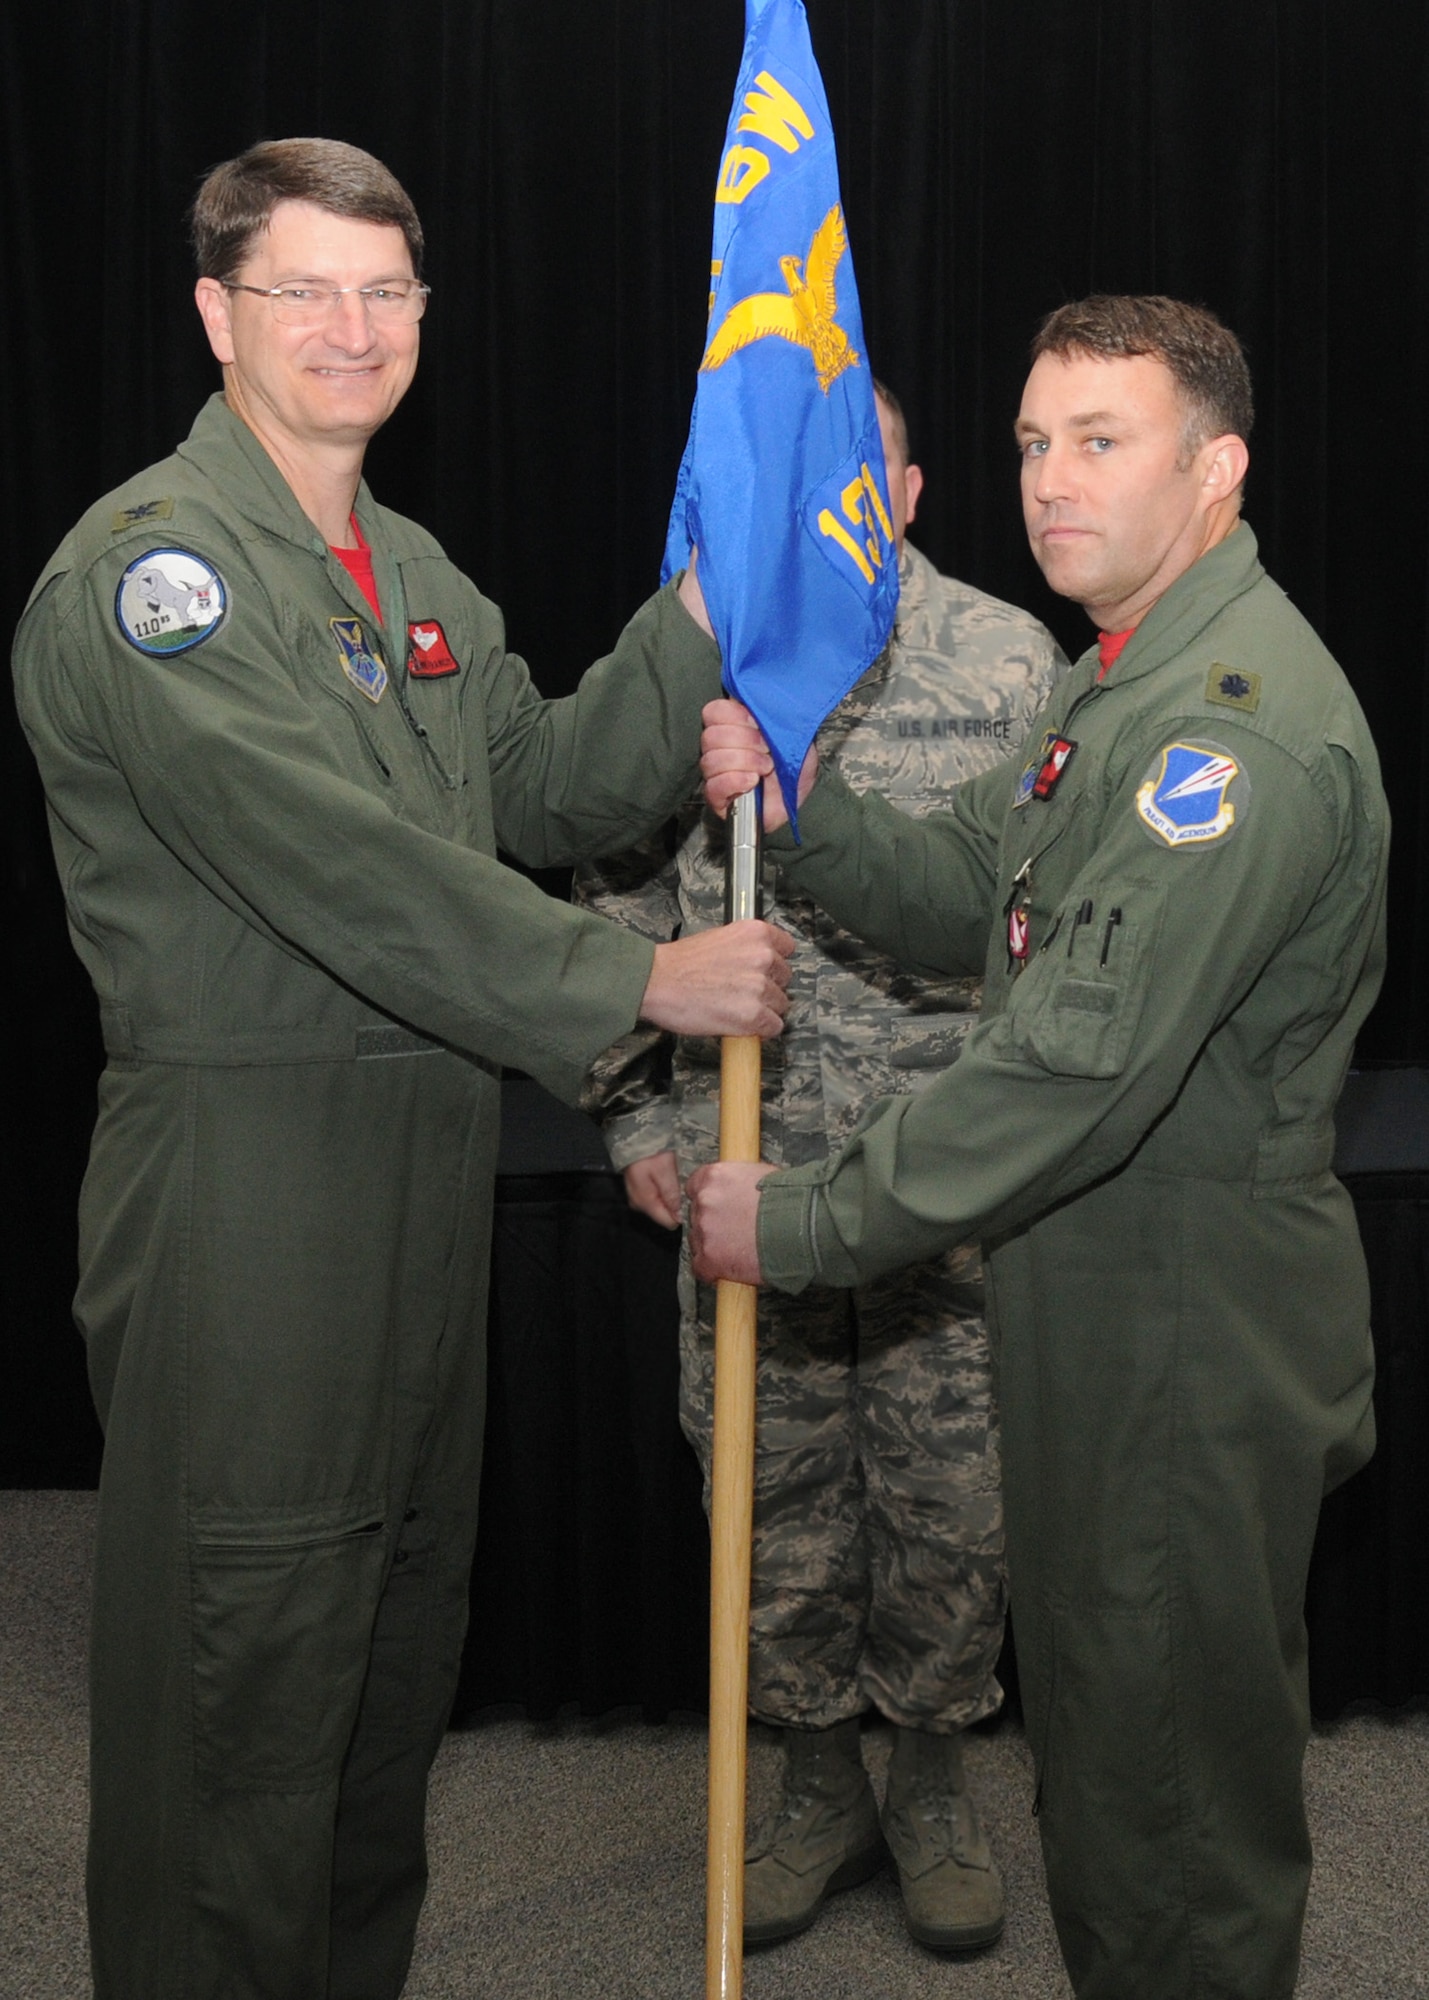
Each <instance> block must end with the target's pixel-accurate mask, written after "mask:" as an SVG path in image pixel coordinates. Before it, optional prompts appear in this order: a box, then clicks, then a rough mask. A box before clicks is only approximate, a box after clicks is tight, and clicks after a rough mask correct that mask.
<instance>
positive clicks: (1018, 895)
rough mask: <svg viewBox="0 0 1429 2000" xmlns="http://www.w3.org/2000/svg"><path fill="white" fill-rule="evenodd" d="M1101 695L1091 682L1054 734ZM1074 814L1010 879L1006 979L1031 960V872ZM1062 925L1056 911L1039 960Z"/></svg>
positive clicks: (1062, 733)
mask: <svg viewBox="0 0 1429 2000" xmlns="http://www.w3.org/2000/svg"><path fill="white" fill-rule="evenodd" d="M1103 692H1104V689H1103V686H1102V683H1101V682H1100V681H1093V682H1092V684H1091V686H1090V687H1085V688H1083V689H1082V691H1081V693H1080V694H1079V695H1078V696H1077V698H1076V700H1075V701H1074V702H1073V703H1072V705H1071V707H1070V708H1069V709H1068V710H1067V713H1066V714H1065V715H1064V716H1063V717H1062V720H1061V723H1060V724H1059V726H1058V730H1057V734H1058V735H1059V736H1061V737H1065V736H1066V733H1067V729H1068V727H1069V725H1070V723H1071V721H1072V717H1073V716H1074V715H1076V714H1077V712H1078V710H1079V709H1083V708H1085V707H1086V706H1087V703H1088V702H1091V701H1095V699H1096V697H1097V696H1098V695H1099V694H1101V693H1103ZM1075 810H1076V808H1075V806H1073V807H1072V809H1071V811H1069V812H1068V814H1067V817H1066V818H1065V819H1064V820H1063V821H1062V824H1061V825H1060V826H1059V827H1058V829H1057V831H1056V832H1055V833H1054V834H1053V835H1052V838H1051V839H1050V840H1049V841H1047V842H1046V843H1045V845H1043V846H1042V847H1039V848H1038V850H1037V852H1036V853H1035V854H1029V855H1028V857H1027V859H1026V860H1025V861H1024V862H1023V864H1022V866H1021V867H1020V868H1019V869H1018V871H1017V873H1016V874H1015V875H1014V876H1013V878H1012V892H1011V894H1010V895H1009V896H1008V898H1007V901H1006V902H1005V903H1004V904H1003V906H1002V920H1003V924H1004V926H1005V928H1006V942H1007V972H1008V977H1009V978H1016V977H1017V975H1018V973H1020V972H1021V971H1022V970H1023V968H1024V967H1025V965H1026V964H1027V960H1028V957H1029V956H1030V951H1029V946H1028V941H1027V916H1028V912H1029V911H1030V910H1031V907H1032V871H1033V869H1034V868H1035V867H1036V866H1037V864H1038V863H1039V862H1040V861H1041V860H1042V859H1043V857H1044V856H1045V855H1048V854H1050V853H1051V851H1052V849H1053V848H1054V847H1055V846H1056V845H1057V842H1058V841H1059V840H1060V839H1061V838H1062V835H1063V834H1064V833H1065V832H1066V830H1067V827H1068V826H1069V824H1070V823H1071V819H1072V814H1073V813H1074V812H1075ZM1061 923H1062V913H1061V911H1058V913H1057V916H1056V919H1055V921H1054V922H1053V925H1052V928H1051V930H1050V931H1048V933H1047V935H1046V937H1045V938H1044V939H1043V940H1042V942H1041V944H1040V945H1039V946H1038V947H1037V950H1038V955H1039V957H1040V955H1041V954H1042V953H1043V952H1044V951H1046V950H1047V948H1048V946H1049V945H1050V944H1051V942H1052V940H1053V938H1054V937H1055V936H1056V935H1057V932H1058V930H1059V929H1060V928H1061ZM1019 930H1020V937H1021V942H1022V949H1021V950H1020V951H1018V950H1014V948H1013V946H1014V940H1016V939H1017V938H1018V936H1019Z"/></svg>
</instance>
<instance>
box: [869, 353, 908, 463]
mask: <svg viewBox="0 0 1429 2000" xmlns="http://www.w3.org/2000/svg"><path fill="white" fill-rule="evenodd" d="M873 393H874V395H875V396H877V398H878V400H879V402H880V403H882V405H883V407H884V408H885V409H886V410H887V412H888V414H889V417H890V418H891V419H892V425H891V428H892V431H893V442H894V443H895V444H896V445H897V447H898V449H899V451H900V452H902V454H903V463H904V464H905V465H911V464H912V462H913V461H912V459H911V458H910V457H909V455H908V419H907V417H905V416H904V414H903V405H902V404H901V403H900V402H899V400H898V398H897V397H896V396H895V395H894V393H893V391H892V390H891V389H890V388H889V386H888V384H887V383H886V382H880V381H879V379H878V377H877V376H876V375H875V376H874V378H873Z"/></svg>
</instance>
